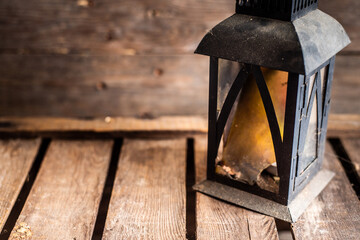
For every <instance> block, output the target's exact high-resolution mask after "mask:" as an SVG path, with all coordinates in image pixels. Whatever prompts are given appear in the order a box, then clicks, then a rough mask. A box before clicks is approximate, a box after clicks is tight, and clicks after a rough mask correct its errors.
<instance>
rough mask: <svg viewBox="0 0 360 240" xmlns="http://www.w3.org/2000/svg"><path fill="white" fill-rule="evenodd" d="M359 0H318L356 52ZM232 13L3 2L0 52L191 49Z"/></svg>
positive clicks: (176, 1) (189, 7)
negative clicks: (336, 22)
mask: <svg viewBox="0 0 360 240" xmlns="http://www.w3.org/2000/svg"><path fill="white" fill-rule="evenodd" d="M359 7H360V6H359V2H358V1H357V0H342V1H340V0H329V1H323V2H321V1H320V9H322V10H324V11H325V12H327V13H329V14H331V15H333V16H335V18H337V19H338V20H339V21H340V22H341V23H342V24H344V26H345V29H346V30H347V31H348V32H349V33H350V37H351V38H352V40H353V44H352V45H351V46H350V47H349V48H348V50H349V51H359V50H360V44H359V39H360V37H359V32H360V31H359V30H360V25H359V23H358V21H357V20H358V18H357V16H358V12H357V9H359ZM234 12H235V3H234V1H228V0H218V1H214V0H203V1H191V0H171V1H169V0H156V1H155V0H122V1H121V2H119V1H115V0H108V1H106V2H94V1H90V0H84V1H75V2H73V1H66V2H64V1H61V0H34V1H31V4H30V3H24V2H23V1H21V0H13V1H1V3H0V20H1V23H2V24H1V25H0V35H1V36H6V37H4V38H1V42H0V43H1V44H0V46H1V50H2V51H3V52H10V53H20V54H24V53H25V54H27V53H32V54H39V53H40V54H49V53H55V54H78V53H83V54H121V55H124V54H125V55H131V54H174V53H192V52H193V51H194V48H195V47H196V44H197V43H198V42H199V40H200V39H201V37H202V36H203V35H204V34H205V32H206V31H207V30H208V29H209V28H211V27H213V26H214V25H215V24H216V23H218V22H220V21H221V20H223V19H224V18H226V17H228V16H230V15H232V14H233V13H234Z"/></svg>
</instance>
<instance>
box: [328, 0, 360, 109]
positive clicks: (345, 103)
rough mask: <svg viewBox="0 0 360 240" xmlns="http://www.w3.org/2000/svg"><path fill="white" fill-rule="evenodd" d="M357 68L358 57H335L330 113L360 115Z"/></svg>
mask: <svg viewBox="0 0 360 240" xmlns="http://www.w3.org/2000/svg"><path fill="white" fill-rule="evenodd" d="M358 4H360V1H358ZM359 9H360V6H359ZM359 45H360V44H359ZM359 66H360V56H359V55H356V56H337V57H336V60H335V71H334V81H333V86H332V89H331V109H330V112H331V113H336V114H345V113H346V114H360V101H359V96H360V81H359V76H360V68H359Z"/></svg>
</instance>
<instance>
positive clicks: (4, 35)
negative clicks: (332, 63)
mask: <svg viewBox="0 0 360 240" xmlns="http://www.w3.org/2000/svg"><path fill="white" fill-rule="evenodd" d="M359 4H360V3H359V1H356V0H343V1H341V0H329V1H320V8H321V9H323V10H324V11H325V12H328V13H330V14H331V15H334V16H335V17H336V18H338V19H339V21H340V22H341V23H343V24H344V26H345V28H346V29H347V31H348V32H349V34H350V37H351V38H352V41H353V43H352V44H351V45H350V46H349V47H347V48H346V50H345V52H356V51H359V50H360V44H359V43H360V36H359V32H360V26H359V25H360V24H359V21H357V20H358V16H357V15H358V14H357V9H359ZM234 5H235V1H234V0H220V1H215V0H202V1H190V0H185V1H183V0H171V1H168V0H156V1H154V0H152V1H151V0H124V1H112V0H109V1H105V2H104V1H92V0H81V1H80V0H79V1H66V2H64V1H60V0H55V1H53V0H51V1H50V0H34V1H31V2H26V1H22V0H13V1H1V2H0V36H1V37H0V115H7V116H10V115H16V116H29V115H31V116H44V115H45V116H106V115H113V116H142V115H151V116H163V115H202V116H205V115H206V113H207V112H206V111H207V107H206V105H207V85H208V83H207V82H208V80H207V75H208V59H207V57H200V56H194V55H193V54H192V52H193V51H194V49H195V47H196V45H197V44H198V42H199V41H200V40H201V38H202V36H203V35H204V34H205V32H206V31H207V30H209V29H210V28H211V27H212V26H214V25H215V24H216V23H218V22H219V21H221V20H222V19H224V18H226V17H228V16H230V15H231V14H233V12H234ZM130 55H136V56H130ZM359 58H360V57H359V56H358V55H356V56H353V57H348V56H347V57H338V63H337V66H338V67H337V71H338V72H339V73H337V72H335V87H334V89H339V90H336V92H335V93H334V94H333V101H332V102H333V107H332V112H334V113H355V112H356V113H360V109H359V104H358V101H357V102H352V103H351V104H349V100H354V98H355V97H356V94H357V93H358V92H359V89H360V87H354V83H356V84H357V85H356V86H358V81H357V79H358V78H357V76H358V74H356V71H358V69H359V67H358V66H359V62H360V60H359ZM348 65H349V66H348ZM356 69H357V70H356ZM343 74H346V76H347V78H346V79H345V80H343V76H342V75H343ZM353 105H354V106H353Z"/></svg>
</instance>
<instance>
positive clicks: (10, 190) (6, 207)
mask: <svg viewBox="0 0 360 240" xmlns="http://www.w3.org/2000/svg"><path fill="white" fill-rule="evenodd" d="M39 145H40V139H37V140H7V141H4V140H1V141H0V232H1V230H2V228H3V227H4V224H5V221H6V219H7V217H8V216H9V213H10V211H11V209H12V206H13V205H14V203H15V201H16V198H17V196H18V195H19V192H20V190H21V188H22V186H23V183H24V182H25V179H26V177H27V175H28V173H29V170H30V168H31V165H32V163H33V161H34V159H35V156H36V153H37V150H38V148H39Z"/></svg>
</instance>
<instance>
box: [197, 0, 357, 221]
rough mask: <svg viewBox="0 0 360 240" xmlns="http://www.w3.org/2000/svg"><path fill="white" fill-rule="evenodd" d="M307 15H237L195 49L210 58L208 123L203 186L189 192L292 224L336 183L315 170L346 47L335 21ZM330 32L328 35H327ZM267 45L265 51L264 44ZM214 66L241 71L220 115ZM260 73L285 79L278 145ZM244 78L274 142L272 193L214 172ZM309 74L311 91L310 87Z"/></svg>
mask: <svg viewBox="0 0 360 240" xmlns="http://www.w3.org/2000/svg"><path fill="white" fill-rule="evenodd" d="M294 1H295V2H296V0H293V2H294ZM237 4H238V3H237ZM316 6H317V4H316ZM311 10H312V13H311V14H308V15H306V16H303V17H300V18H297V20H295V21H288V22H287V21H279V20H276V19H268V18H263V17H258V16H248V15H244V14H235V15H233V16H231V17H229V18H228V19H226V20H225V21H223V22H221V23H220V24H218V25H217V26H215V27H214V28H213V29H212V30H210V31H209V33H208V34H207V35H205V37H204V38H203V40H202V41H201V43H200V44H199V46H198V48H197V50H196V53H199V54H203V55H208V56H210V73H209V111H208V114H209V116H208V151H207V179H206V180H205V181H203V182H201V183H199V184H196V185H195V186H194V189H195V190H198V191H200V192H203V193H205V194H208V195H210V196H213V197H215V198H219V199H222V200H225V201H228V202H231V203H234V204H237V205H240V206H243V207H246V208H248V209H252V210H255V211H258V212H261V213H264V214H267V215H270V216H274V217H276V218H279V219H282V220H284V221H288V222H294V221H296V220H297V218H298V217H299V216H300V215H301V214H302V212H303V211H304V210H305V209H306V208H307V206H308V205H309V204H310V202H311V201H312V200H313V199H314V198H315V197H316V196H317V195H318V194H319V193H320V192H321V191H322V189H324V188H325V186H326V185H327V184H328V183H329V181H330V180H331V179H332V177H333V176H334V173H332V172H330V171H327V170H323V169H321V165H322V161H323V156H324V148H325V140H326V130H327V121H328V113H329V108H330V92H331V85H332V79H333V72H334V64H335V54H336V53H337V52H338V51H340V50H341V49H342V48H344V47H345V46H346V45H348V44H349V42H350V40H349V38H348V37H347V35H346V33H345V31H344V30H343V28H342V27H341V25H340V24H339V23H338V22H336V21H335V20H334V19H333V18H331V17H330V16H328V15H326V14H324V13H322V12H321V11H319V10H314V9H311ZM237 11H238V8H237ZM299 16H300V15H299ZM299 16H297V17H299ZM290 20H291V19H290ZM269 29H270V30H269ZM329 29H332V31H333V32H332V33H331V34H329V33H328V32H327V31H328V30H329ZM249 39H250V40H249ZM324 40H328V42H324ZM265 41H267V42H266V43H267V44H268V46H263V45H262V44H264V42H265ZM256 47H257V48H258V49H256ZM270 53H273V54H274V56H271V55H270ZM249 54H250V55H249ZM219 59H226V60H230V61H236V62H239V63H242V68H241V69H240V71H239V73H238V75H237V77H236V78H235V80H234V81H233V83H232V86H231V88H230V90H229V91H228V93H227V96H226V98H225V101H224V103H223V105H222V108H221V111H220V113H219V114H218V113H217V107H218V104H217V103H218V96H217V94H218V77H219V76H218V71H219V64H218V61H219ZM260 67H267V68H271V69H275V70H281V71H286V72H288V82H287V95H286V107H285V121H284V133H283V138H281V134H280V128H279V125H278V121H277V117H276V113H275V109H274V106H273V103H272V100H271V96H270V93H269V90H268V88H267V85H266V82H265V80H264V76H263V74H262V71H261V69H260ZM324 67H326V72H325V74H326V76H324V77H325V79H324V82H323V86H322V84H321V81H322V76H321V69H323V68H324ZM249 74H252V75H253V76H254V77H255V81H256V84H257V87H258V90H259V93H260V96H261V99H262V102H263V106H264V109H265V112H266V116H267V121H268V124H269V128H270V132H271V136H272V141H273V146H274V151H275V157H276V162H277V171H278V176H279V177H280V184H279V192H278V193H274V192H271V191H268V190H264V189H261V188H260V187H258V186H256V185H249V184H246V183H243V182H241V181H237V180H235V179H231V178H229V177H228V176H225V175H221V174H217V173H216V172H215V166H216V157H217V155H218V149H219V145H220V142H221V138H222V136H223V132H224V128H225V125H226V124H227V121H228V118H229V115H230V112H231V109H232V107H233V105H234V103H235V101H236V99H237V97H238V95H239V94H240V92H241V89H242V87H243V85H244V83H245V81H246V80H247V77H248V75H249ZM313 75H314V82H313V86H310V84H309V82H310V78H311V77H312V76H313ZM315 96H316V102H315V101H314V99H315ZM314 104H317V106H316V107H317V112H316V114H317V123H316V128H317V136H316V137H317V147H316V157H315V158H314V159H310V161H309V162H307V163H306V167H305V168H300V167H299V163H300V162H302V161H304V159H303V158H302V157H301V156H300V155H299V153H300V152H301V151H302V149H303V148H304V144H305V139H306V134H307V129H308V126H309V120H310V113H311V110H312V107H313V106H314Z"/></svg>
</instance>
